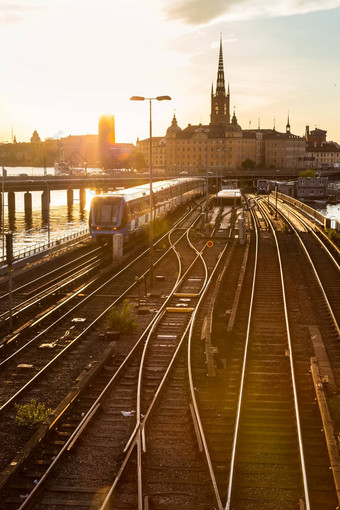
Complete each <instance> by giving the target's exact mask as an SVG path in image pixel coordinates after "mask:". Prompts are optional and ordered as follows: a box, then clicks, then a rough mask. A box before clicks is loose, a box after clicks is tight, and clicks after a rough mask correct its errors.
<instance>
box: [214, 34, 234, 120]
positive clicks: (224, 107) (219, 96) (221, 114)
mask: <svg viewBox="0 0 340 510" xmlns="http://www.w3.org/2000/svg"><path fill="white" fill-rule="evenodd" d="M210 124H223V125H227V124H230V93H229V85H228V93H226V91H225V80H224V69H223V52H222V35H221V37H220V54H219V59H218V71H217V82H216V93H215V94H214V89H213V87H212V89H211V115H210Z"/></svg>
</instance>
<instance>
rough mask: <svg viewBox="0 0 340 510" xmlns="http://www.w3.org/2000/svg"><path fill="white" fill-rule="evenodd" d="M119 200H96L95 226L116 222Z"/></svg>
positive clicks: (107, 198)
mask: <svg viewBox="0 0 340 510" xmlns="http://www.w3.org/2000/svg"><path fill="white" fill-rule="evenodd" d="M120 204H121V198H118V197H105V198H103V199H101V200H96V201H95V204H94V218H95V222H96V224H97V225H111V224H113V223H117V222H118V217H119V210H120Z"/></svg>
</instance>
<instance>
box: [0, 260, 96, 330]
mask: <svg viewBox="0 0 340 510" xmlns="http://www.w3.org/2000/svg"><path fill="white" fill-rule="evenodd" d="M101 263H102V261H100V260H98V259H97V258H94V259H93V260H92V261H89V262H88V266H85V267H82V268H80V267H78V268H76V269H75V271H76V273H73V275H72V277H69V276H65V277H64V279H63V280H59V282H58V283H52V284H51V286H50V288H48V289H46V290H44V291H41V292H40V293H39V294H36V295H35V296H34V297H31V298H28V299H26V300H24V301H21V302H20V303H18V304H17V305H15V306H14V307H13V308H12V317H13V318H14V317H18V316H19V315H20V314H21V313H23V312H24V311H26V310H28V309H29V308H30V307H32V306H35V305H36V304H38V303H40V302H42V301H43V300H44V299H47V298H48V297H49V296H51V295H53V294H54V293H55V292H56V291H57V290H60V289H62V288H63V287H66V286H67V285H70V284H72V283H73V282H76V280H78V279H79V278H81V277H83V276H85V275H86V274H87V273H89V272H90V271H93V270H94V269H95V268H97V267H99V266H100V264H101ZM84 264H86V263H84ZM8 319H9V311H6V312H3V313H1V314H0V321H1V320H3V321H7V320H8Z"/></svg>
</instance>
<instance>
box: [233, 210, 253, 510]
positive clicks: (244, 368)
mask: <svg viewBox="0 0 340 510" xmlns="http://www.w3.org/2000/svg"><path fill="white" fill-rule="evenodd" d="M250 213H251V215H252V217H253V222H254V226H255V241H256V243H255V262H254V275H253V282H252V290H251V298H250V305H249V316H248V323H247V333H246V342H245V348H244V354H243V363H242V373H241V383H240V389H239V397H238V404H237V413H236V421H235V431H234V438H233V446H232V451H231V462H230V470H229V479H228V491H227V501H226V506H225V509H226V510H229V509H230V503H231V492H232V485H233V477H234V467H235V458H236V446H237V439H238V433H239V425H240V415H241V405H242V399H243V387H244V379H245V372H246V362H247V356H248V346H249V336H250V322H251V319H252V315H253V303H254V295H255V280H256V272H257V263H258V245H259V233H258V225H257V222H256V215H255V214H254V212H253V210H252V208H250Z"/></svg>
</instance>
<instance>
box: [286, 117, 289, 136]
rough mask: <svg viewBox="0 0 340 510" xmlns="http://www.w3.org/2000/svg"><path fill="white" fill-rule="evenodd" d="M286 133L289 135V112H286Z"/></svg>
mask: <svg viewBox="0 0 340 510" xmlns="http://www.w3.org/2000/svg"><path fill="white" fill-rule="evenodd" d="M286 133H290V124H289V112H288V119H287V125H286Z"/></svg>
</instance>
